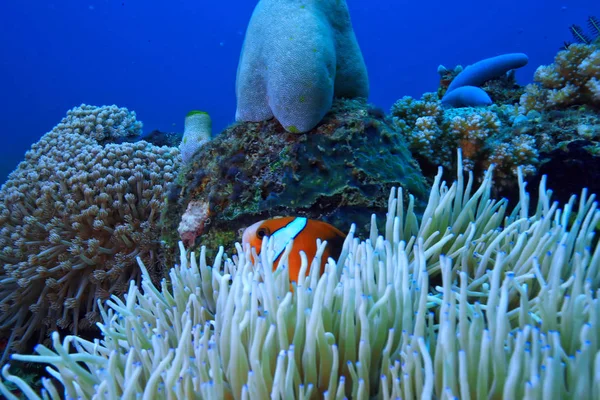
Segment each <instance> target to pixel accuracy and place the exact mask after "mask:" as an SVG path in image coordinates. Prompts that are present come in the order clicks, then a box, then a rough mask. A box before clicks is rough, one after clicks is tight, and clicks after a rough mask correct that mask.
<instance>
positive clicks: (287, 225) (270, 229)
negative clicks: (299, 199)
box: [242, 217, 346, 282]
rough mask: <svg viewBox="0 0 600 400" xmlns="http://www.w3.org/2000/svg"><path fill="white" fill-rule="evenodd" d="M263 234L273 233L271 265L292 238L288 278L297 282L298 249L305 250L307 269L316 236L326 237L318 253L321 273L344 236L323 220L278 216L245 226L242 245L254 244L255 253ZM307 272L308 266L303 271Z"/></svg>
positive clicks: (318, 237) (313, 254) (311, 257)
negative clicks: (320, 254)
mask: <svg viewBox="0 0 600 400" xmlns="http://www.w3.org/2000/svg"><path fill="white" fill-rule="evenodd" d="M265 236H269V237H272V238H273V240H274V246H273V247H274V250H275V261H274V263H273V269H275V268H276V267H277V265H278V263H279V259H280V258H281V255H282V254H283V253H284V251H285V248H286V246H287V244H288V243H289V242H290V240H292V239H293V240H294V245H293V247H292V252H291V253H290V256H289V260H288V264H289V274H290V281H294V282H298V274H299V273H300V266H301V265H302V262H301V258H300V254H299V251H300V250H302V251H304V253H305V254H306V258H307V259H308V265H309V269H310V263H311V262H312V259H313V258H314V256H315V255H316V254H317V239H321V240H326V241H327V247H326V248H325V251H324V252H323V256H322V257H321V273H323V270H324V268H325V263H326V262H327V258H328V257H333V258H337V257H339V255H340V252H341V251H342V246H343V245H344V239H345V238H346V235H345V234H344V233H343V232H342V231H340V230H339V229H337V228H336V227H334V226H332V225H329V224H328V223H326V222H322V221H317V220H314V219H307V218H304V217H279V218H273V219H267V220H263V221H258V222H257V223H255V224H253V225H251V226H249V227H248V228H246V230H244V233H243V234H242V245H245V244H246V243H248V244H249V245H250V247H254V249H255V250H256V254H260V249H261V244H262V239H263V238H264V237H265ZM308 273H309V270H307V271H306V275H308Z"/></svg>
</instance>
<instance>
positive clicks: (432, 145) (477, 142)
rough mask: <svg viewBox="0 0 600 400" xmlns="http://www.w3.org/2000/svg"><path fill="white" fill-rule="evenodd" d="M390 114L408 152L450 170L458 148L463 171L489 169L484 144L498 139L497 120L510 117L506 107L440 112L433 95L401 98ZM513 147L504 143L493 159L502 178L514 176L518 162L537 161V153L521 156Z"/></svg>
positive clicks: (500, 122) (501, 124) (517, 149)
mask: <svg viewBox="0 0 600 400" xmlns="http://www.w3.org/2000/svg"><path fill="white" fill-rule="evenodd" d="M509 108H510V107H509ZM391 113H392V120H393V122H394V124H395V125H396V127H398V128H399V129H400V130H401V132H402V133H403V134H404V136H405V137H406V138H407V140H408V143H409V146H410V149H411V150H412V151H413V152H415V153H416V154H418V156H420V157H422V159H423V160H426V162H427V163H429V164H433V165H442V166H444V167H445V168H448V169H451V168H452V166H453V164H454V162H455V160H453V158H452V154H454V151H455V149H456V148H460V149H462V151H463V154H464V156H465V160H464V161H465V162H464V165H463V168H465V169H466V170H473V169H474V168H475V167H476V166H477V165H479V167H483V168H487V167H488V166H489V162H488V158H489V156H490V151H491V150H490V146H489V145H488V143H489V142H490V141H491V140H492V139H496V140H498V136H499V134H500V133H501V128H502V126H503V122H502V121H501V117H502V119H504V120H505V121H506V122H510V120H511V118H512V117H513V116H512V115H510V114H511V111H510V110H509V109H508V108H507V107H504V108H502V107H497V106H493V107H487V108H482V107H478V108H472V107H467V108H461V109H444V108H443V107H442V105H441V102H440V101H439V100H438V98H437V96H436V95H435V94H433V93H426V94H425V95H423V98H422V99H421V100H414V99H412V98H410V97H404V98H402V99H400V100H398V101H397V102H396V103H394V105H393V106H392V110H391ZM515 144H516V143H513V141H508V142H506V143H505V147H506V151H505V153H504V158H502V157H497V158H496V161H497V162H499V164H498V165H497V169H498V170H500V171H501V174H503V175H504V174H506V175H510V176H511V177H514V176H516V170H515V169H514V168H513V167H514V165H518V163H519V162H526V163H527V164H531V163H532V162H534V161H535V160H536V159H537V158H536V157H537V152H535V151H534V152H527V153H524V152H522V151H521V149H520V148H518V146H517V147H516V146H515ZM513 155H518V157H513ZM527 156H530V157H527ZM534 171H535V169H534V170H533V172H534ZM531 172H532V170H531V169H527V170H526V171H525V173H526V174H529V173H531Z"/></svg>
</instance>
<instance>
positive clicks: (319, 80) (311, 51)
mask: <svg viewBox="0 0 600 400" xmlns="http://www.w3.org/2000/svg"><path fill="white" fill-rule="evenodd" d="M368 94H369V82H368V77H367V69H366V66H365V63H364V60H363V56H362V53H361V51H360V48H359V46H358V43H357V41H356V37H355V35H354V31H353V29H352V23H351V21H350V14H349V12H348V6H347V5H346V1H345V0H319V1H317V0H260V1H259V2H258V4H257V5H256V8H255V9H254V12H253V14H252V17H251V19H250V23H249V25H248V29H247V31H246V37H245V39H244V44H243V46H242V52H241V55H240V60H239V64H238V70H237V78H236V97H237V110H236V120H238V121H263V120H267V119H270V118H272V117H273V116H274V117H275V118H277V120H278V121H279V122H280V123H281V125H282V126H283V127H284V128H285V129H286V130H287V131H288V132H306V131H309V130H310V129H312V128H314V127H315V126H316V125H317V124H318V123H319V122H320V121H321V119H322V118H323V117H324V116H325V114H326V113H327V112H328V111H329V109H330V108H331V104H332V101H333V98H334V96H335V97H346V98H353V97H368Z"/></svg>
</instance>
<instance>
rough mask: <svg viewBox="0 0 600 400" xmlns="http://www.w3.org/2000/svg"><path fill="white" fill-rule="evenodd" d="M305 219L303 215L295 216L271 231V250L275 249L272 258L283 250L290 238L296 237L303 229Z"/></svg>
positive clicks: (275, 257)
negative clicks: (279, 227)
mask: <svg viewBox="0 0 600 400" xmlns="http://www.w3.org/2000/svg"><path fill="white" fill-rule="evenodd" d="M307 221H308V220H307V219H306V218H304V217H297V218H294V220H293V221H292V222H290V223H289V224H287V225H286V226H284V227H283V228H281V229H278V230H276V231H275V232H273V234H272V238H273V250H274V251H275V256H274V258H273V259H274V260H276V259H277V257H279V256H280V255H281V254H282V253H283V252H284V250H285V247H286V246H287V244H288V243H289V242H290V240H292V239H294V238H296V236H298V235H299V234H300V232H302V231H303V230H304V228H305V227H306V222H307Z"/></svg>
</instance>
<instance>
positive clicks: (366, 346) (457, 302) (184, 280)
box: [0, 172, 600, 400]
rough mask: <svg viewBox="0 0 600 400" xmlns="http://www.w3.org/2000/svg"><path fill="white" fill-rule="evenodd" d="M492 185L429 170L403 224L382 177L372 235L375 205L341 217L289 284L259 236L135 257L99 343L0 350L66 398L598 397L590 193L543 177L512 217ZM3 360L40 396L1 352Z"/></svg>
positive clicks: (69, 341) (597, 282)
mask: <svg viewBox="0 0 600 400" xmlns="http://www.w3.org/2000/svg"><path fill="white" fill-rule="evenodd" d="M491 182H492V178H491V173H488V174H487V175H486V177H485V179H484V181H483V183H482V184H481V185H480V186H479V188H477V189H476V190H474V191H473V192H471V188H472V185H473V183H474V182H473V175H472V174H470V176H469V180H468V182H466V185H465V182H464V180H463V175H462V173H460V174H459V175H458V180H457V181H456V182H455V183H454V184H453V185H452V186H451V187H447V186H446V184H445V183H444V182H441V172H440V173H439V174H438V176H437V177H436V180H435V183H434V185H433V188H432V191H431V194H430V201H429V205H428V207H427V209H426V211H425V214H424V215H423V219H422V221H421V222H420V223H419V222H418V221H417V218H416V216H415V214H414V212H413V208H412V207H413V203H412V200H411V202H409V204H407V205H406V204H404V203H403V195H402V193H401V191H399V192H398V193H396V191H395V190H393V191H392V193H391V195H390V198H389V208H388V214H387V220H386V223H385V232H384V233H383V234H382V235H379V233H378V231H377V227H376V224H375V217H373V224H372V225H371V234H370V238H369V239H368V240H366V241H359V240H358V239H357V238H354V237H353V232H354V228H352V229H351V231H350V234H349V236H348V238H347V240H346V243H345V246H344V250H343V252H342V255H341V256H340V259H339V260H337V261H335V260H332V259H329V260H328V263H327V266H326V269H325V272H324V274H323V275H322V276H319V269H318V268H312V269H311V272H310V275H309V276H307V277H304V272H301V277H300V279H299V282H298V286H297V287H296V288H295V290H294V292H290V291H289V285H288V274H287V268H286V267H285V262H281V263H280V264H279V265H280V266H279V267H278V269H277V270H276V271H275V272H272V270H271V265H272V263H273V259H272V258H273V257H272V255H270V253H269V251H268V250H269V249H270V248H271V247H272V245H273V243H272V241H269V242H267V241H266V240H265V241H263V251H261V256H260V258H259V260H258V261H257V264H256V265H253V264H252V263H251V262H250V259H251V257H250V254H249V252H248V249H245V251H244V250H243V249H241V248H240V247H239V246H238V252H239V255H238V256H236V257H234V258H233V259H229V258H227V257H225V256H224V254H223V249H222V248H221V251H220V252H219V254H218V255H217V257H216V259H215V262H214V263H213V265H212V266H208V265H207V264H206V261H205V250H204V249H203V250H202V253H201V255H200V258H199V262H198V261H197V259H196V256H195V255H194V254H193V253H192V254H187V253H186V251H185V249H184V248H183V246H182V245H180V249H181V261H180V265H179V266H177V267H176V268H173V269H172V270H171V274H170V278H171V286H169V285H167V283H166V282H163V284H162V288H161V289H160V290H159V289H158V288H156V287H154V286H153V285H152V283H151V280H150V278H149V274H148V272H147V271H146V269H145V268H144V266H143V264H142V263H141V261H140V266H141V267H142V270H143V271H144V279H143V282H142V287H141V288H139V287H138V286H136V285H135V284H134V283H131V285H130V287H129V292H128V294H127V296H126V299H125V300H121V299H119V298H117V297H113V298H112V299H111V300H110V301H109V303H108V305H109V306H110V309H109V310H107V311H105V312H103V323H102V324H101V329H102V332H103V336H104V338H103V340H102V341H99V340H96V341H94V342H89V341H86V340H83V339H81V338H78V337H75V336H67V337H66V338H65V339H64V340H63V342H62V343H61V341H60V338H59V335H58V334H57V333H55V334H53V345H54V349H55V350H54V351H52V350H50V349H48V348H47V347H45V346H41V345H40V346H38V347H37V349H36V350H37V352H38V353H39V355H33V356H24V355H19V356H14V358H15V359H19V360H26V361H33V362H45V363H49V364H51V367H50V368H49V372H50V373H51V374H52V375H53V376H54V377H55V378H56V379H58V380H59V381H60V382H61V383H62V384H63V385H64V387H65V395H66V396H67V397H69V398H75V397H77V398H82V399H88V398H92V397H94V396H95V397H98V396H100V397H107V398H118V397H120V398H124V399H129V398H136V397H139V396H143V397H144V398H187V399H192V398H205V399H212V398H214V399H224V398H235V399H247V398H257V399H258V398H269V396H270V397H271V398H274V399H284V398H285V399H293V398H325V399H333V398H335V399H338V398H340V399H341V398H344V397H351V398H355V399H368V398H378V397H381V398H398V397H402V398H406V399H413V398H424V399H430V398H440V399H441V398H454V397H458V396H460V397H461V398H469V397H470V398H490V399H500V398H505V399H509V398H511V399H512V398H544V399H559V398H589V399H592V398H598V396H600V378H599V377H600V352H599V350H598V349H599V348H600V335H599V334H598V332H599V331H600V326H599V324H600V298H599V297H598V289H599V288H600V269H599V266H600V245H598V244H597V242H594V239H593V236H594V231H595V229H596V228H595V227H596V226H597V224H598V223H599V222H600V211H598V210H597V206H596V203H595V202H594V196H590V197H588V196H587V194H586V193H585V191H584V192H583V194H582V198H581V200H580V201H579V207H578V210H577V211H575V210H574V208H575V202H576V200H575V197H573V198H572V199H571V201H570V202H569V203H568V204H567V205H565V207H564V208H562V209H559V208H558V205H557V204H551V203H550V191H546V189H545V185H544V182H542V185H541V188H540V189H541V190H540V192H541V193H543V195H542V196H540V199H539V203H538V206H537V208H536V211H535V214H529V209H530V208H529V204H528V202H529V198H528V195H527V193H526V192H525V190H524V183H523V181H522V176H521V175H519V185H520V188H521V200H520V203H519V204H518V205H517V207H516V208H515V209H514V211H513V212H512V213H510V214H509V213H507V204H506V201H505V200H502V201H499V202H498V201H493V200H490V192H491V185H492V184H491ZM571 221H572V222H571ZM594 243H595V244H594ZM320 248H321V250H322V249H323V244H321V245H320ZM290 251H291V246H288V248H287V250H286V255H285V256H284V260H285V259H286V257H287V256H289V252H290ZM320 254H321V253H319V254H317V257H316V258H315V260H313V262H317V263H318V262H320V260H319V258H320ZM308 261H309V260H306V258H305V257H304V260H303V271H306V268H307V266H308ZM436 281H438V282H439V285H437V284H435V282H436ZM2 374H3V376H4V378H5V379H7V380H9V381H11V382H13V383H15V384H17V385H18V386H19V387H20V388H21V389H22V390H23V392H24V393H25V394H26V395H28V396H29V397H30V398H32V399H35V398H39V397H37V394H35V393H33V391H32V390H31V389H30V388H29V387H28V386H27V385H26V384H25V383H24V382H23V381H22V380H20V378H18V377H16V376H13V375H11V374H10V373H9V367H8V366H5V367H4V368H3V370H2ZM44 386H45V388H46V392H45V394H46V395H47V396H48V397H49V398H53V399H58V398H60V394H59V391H58V388H57V387H56V386H54V383H52V382H51V381H50V380H48V379H45V380H44ZM0 391H2V393H3V394H4V395H5V396H7V397H8V398H9V399H11V400H12V399H13V397H11V395H10V393H8V392H7V390H6V388H5V387H4V386H3V385H2V384H0Z"/></svg>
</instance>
